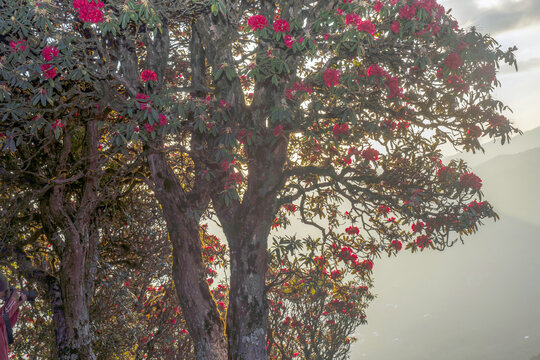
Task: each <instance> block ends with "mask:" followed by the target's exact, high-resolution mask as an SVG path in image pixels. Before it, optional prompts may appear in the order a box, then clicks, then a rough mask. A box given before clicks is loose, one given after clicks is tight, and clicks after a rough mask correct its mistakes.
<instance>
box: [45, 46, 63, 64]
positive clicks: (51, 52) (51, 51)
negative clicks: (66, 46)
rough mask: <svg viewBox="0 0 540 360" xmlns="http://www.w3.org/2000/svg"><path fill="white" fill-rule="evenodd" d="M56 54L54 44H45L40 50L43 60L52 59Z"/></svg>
mask: <svg viewBox="0 0 540 360" xmlns="http://www.w3.org/2000/svg"><path fill="white" fill-rule="evenodd" d="M58 54H59V51H58V49H57V48H55V47H54V46H45V48H43V50H42V51H41V56H43V58H44V59H45V61H52V59H53V57H56V56H58Z"/></svg>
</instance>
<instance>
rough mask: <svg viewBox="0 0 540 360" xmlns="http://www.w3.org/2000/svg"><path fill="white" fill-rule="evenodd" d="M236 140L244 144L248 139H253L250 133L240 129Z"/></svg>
mask: <svg viewBox="0 0 540 360" xmlns="http://www.w3.org/2000/svg"><path fill="white" fill-rule="evenodd" d="M236 139H237V140H238V141H240V142H241V143H242V144H245V143H246V141H247V140H248V139H253V133H252V132H251V131H247V130H246V129H240V130H238V133H237V134H236Z"/></svg>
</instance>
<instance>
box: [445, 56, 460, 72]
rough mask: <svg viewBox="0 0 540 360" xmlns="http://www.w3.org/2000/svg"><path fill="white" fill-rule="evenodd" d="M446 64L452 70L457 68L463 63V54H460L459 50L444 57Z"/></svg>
mask: <svg viewBox="0 0 540 360" xmlns="http://www.w3.org/2000/svg"><path fill="white" fill-rule="evenodd" d="M444 65H446V66H447V67H448V68H449V69H450V70H456V69H457V68H459V67H460V66H461V65H463V60H462V59H461V55H459V53H457V52H453V53H450V54H448V56H446V58H445V59H444Z"/></svg>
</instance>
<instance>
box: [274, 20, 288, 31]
mask: <svg viewBox="0 0 540 360" xmlns="http://www.w3.org/2000/svg"><path fill="white" fill-rule="evenodd" d="M272 28H273V29H274V31H275V32H280V33H284V32H287V31H289V30H291V27H290V25H289V22H288V21H287V20H283V19H279V18H278V19H275V20H274V24H273V25H272Z"/></svg>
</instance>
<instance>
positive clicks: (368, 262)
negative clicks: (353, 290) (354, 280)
mask: <svg viewBox="0 0 540 360" xmlns="http://www.w3.org/2000/svg"><path fill="white" fill-rule="evenodd" d="M362 268H363V269H366V270H369V271H371V270H373V261H371V260H364V261H362Z"/></svg>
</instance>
